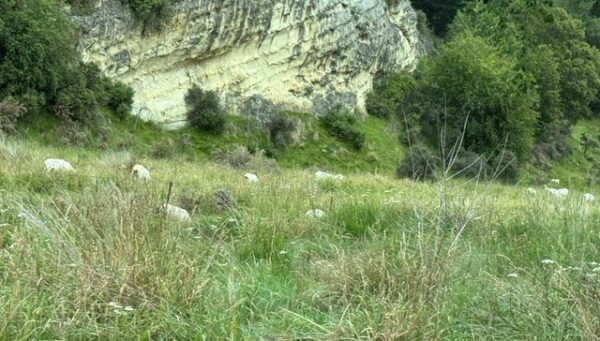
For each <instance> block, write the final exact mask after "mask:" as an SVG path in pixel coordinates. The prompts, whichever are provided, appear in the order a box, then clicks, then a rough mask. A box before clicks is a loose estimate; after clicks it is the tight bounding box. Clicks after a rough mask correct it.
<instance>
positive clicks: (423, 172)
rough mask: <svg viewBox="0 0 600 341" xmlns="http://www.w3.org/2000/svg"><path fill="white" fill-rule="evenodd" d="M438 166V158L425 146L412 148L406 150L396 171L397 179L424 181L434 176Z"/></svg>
mask: <svg viewBox="0 0 600 341" xmlns="http://www.w3.org/2000/svg"><path fill="white" fill-rule="evenodd" d="M439 164H440V160H439V158H438V157H437V156H436V155H435V154H433V152H432V151H431V150H430V149H429V148H427V147H425V146H414V147H412V148H410V149H409V150H408V153H407V154H406V155H405V156H404V158H403V159H402V161H401V162H400V165H399V166H398V168H397V169H396V176H397V177H398V178H409V179H413V180H419V181H426V180H431V179H433V178H434V176H435V171H436V170H437V169H438V166H439Z"/></svg>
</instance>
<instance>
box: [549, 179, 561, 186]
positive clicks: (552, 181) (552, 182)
mask: <svg viewBox="0 0 600 341" xmlns="http://www.w3.org/2000/svg"><path fill="white" fill-rule="evenodd" d="M550 183H551V184H554V185H560V180H558V179H552V180H550Z"/></svg>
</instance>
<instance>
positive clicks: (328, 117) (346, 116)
mask: <svg viewBox="0 0 600 341" xmlns="http://www.w3.org/2000/svg"><path fill="white" fill-rule="evenodd" d="M321 122H322V123H323V126H324V127H325V129H327V131H329V132H330V133H331V134H333V135H334V136H335V137H337V138H338V139H340V140H341V141H343V142H346V143H348V144H349V145H350V146H352V148H354V149H356V150H360V149H362V147H363V145H364V143H365V135H364V134H363V133H361V132H360V131H359V130H358V129H356V128H355V127H354V124H355V123H356V117H354V116H353V115H352V114H350V113H348V112H346V111H344V110H343V109H342V108H341V106H339V105H337V106H336V107H335V108H333V109H332V110H330V111H329V112H327V113H326V114H325V115H323V117H321Z"/></svg>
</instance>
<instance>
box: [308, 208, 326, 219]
mask: <svg viewBox="0 0 600 341" xmlns="http://www.w3.org/2000/svg"><path fill="white" fill-rule="evenodd" d="M305 215H306V216H307V217H311V218H323V217H325V212H323V211H321V210H320V209H318V208H313V209H312V210H308V211H306V213H305Z"/></svg>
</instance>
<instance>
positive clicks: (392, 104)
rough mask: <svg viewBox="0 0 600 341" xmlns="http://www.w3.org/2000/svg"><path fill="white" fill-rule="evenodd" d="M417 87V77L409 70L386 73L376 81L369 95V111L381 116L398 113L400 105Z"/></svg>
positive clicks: (367, 103)
mask: <svg viewBox="0 0 600 341" xmlns="http://www.w3.org/2000/svg"><path fill="white" fill-rule="evenodd" d="M415 87H416V82H415V79H414V78H413V77H412V75H411V74H409V73H408V72H400V73H390V74H387V75H384V76H383V77H381V78H380V79H378V80H376V81H375V84H374V85H373V91H372V92H370V93H369V94H368V95H367V101H366V106H367V112H368V113H369V115H372V116H377V117H381V118H389V117H390V116H392V115H398V106H399V105H400V103H402V101H403V100H404V98H405V96H406V95H407V94H408V93H409V92H411V91H413V90H414V89H415Z"/></svg>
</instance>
